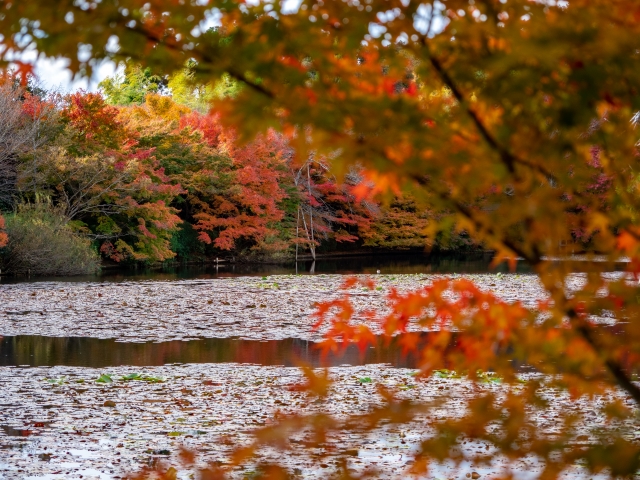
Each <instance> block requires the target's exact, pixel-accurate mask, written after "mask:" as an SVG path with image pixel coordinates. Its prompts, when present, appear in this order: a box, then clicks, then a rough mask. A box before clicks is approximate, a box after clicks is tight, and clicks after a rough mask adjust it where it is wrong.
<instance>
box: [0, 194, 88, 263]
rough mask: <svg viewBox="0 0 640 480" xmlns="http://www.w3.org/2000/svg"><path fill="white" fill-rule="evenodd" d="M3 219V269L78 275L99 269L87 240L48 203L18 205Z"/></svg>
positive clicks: (0, 257)
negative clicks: (7, 238) (7, 237)
mask: <svg viewBox="0 0 640 480" xmlns="http://www.w3.org/2000/svg"><path fill="white" fill-rule="evenodd" d="M5 220H6V232H7V234H8V235H9V243H8V245H7V246H6V247H4V248H2V249H0V268H2V272H3V273H11V274H15V275H24V274H30V275H81V274H90V273H95V272H96V271H97V270H98V269H99V266H100V263H99V261H100V259H99V256H98V254H97V252H96V251H95V249H94V248H93V247H92V245H91V242H90V240H88V239H87V238H85V237H83V236H82V235H80V234H78V233H77V232H74V231H73V230H72V229H71V228H70V227H69V224H68V222H67V220H66V218H65V217H64V216H63V215H62V214H61V212H60V211H58V210H57V209H55V208H53V207H51V206H50V205H48V204H46V203H36V204H24V205H20V206H19V207H18V209H17V210H16V211H15V212H14V213H12V214H8V215H6V216H5Z"/></svg>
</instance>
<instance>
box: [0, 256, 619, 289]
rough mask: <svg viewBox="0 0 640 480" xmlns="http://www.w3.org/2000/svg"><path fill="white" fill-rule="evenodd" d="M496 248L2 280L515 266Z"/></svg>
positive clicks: (582, 262)
mask: <svg viewBox="0 0 640 480" xmlns="http://www.w3.org/2000/svg"><path fill="white" fill-rule="evenodd" d="M492 257H493V254H491V253H489V252H485V253H474V254H465V255H459V254H456V255H454V254H437V255H435V254H434V255H430V254H427V253H410V254H409V253H398V254H377V255H357V256H354V255H351V256H344V257H338V256H336V257H326V258H320V259H318V260H317V261H315V262H312V261H300V262H293V261H292V262H289V263H277V264H276V263H274V264H267V263H219V264H217V265H216V264H201V265H170V266H161V267H140V268H105V269H103V271H102V272H101V273H100V274H99V275H79V276H73V277H37V278H36V277H34V278H26V277H19V278H13V277H7V276H4V277H0V282H1V283H15V282H41V281H52V280H55V281H69V282H95V281H108V282H118V281H135V280H160V281H161V280H183V279H185V280H186V279H211V278H229V277H242V276H267V275H292V274H300V275H311V274H340V275H351V274H375V273H378V271H379V272H380V273H383V274H398V275H399V274H416V273H420V274H429V273H461V274H464V273H498V272H502V273H507V272H509V266H508V265H507V263H506V262H503V263H501V264H499V265H497V266H492V265H491V261H492ZM571 260H572V261H573V264H574V271H576V272H586V271H591V270H594V269H596V270H598V271H602V270H603V266H604V262H601V261H591V260H589V259H587V258H586V257H574V258H572V259H571ZM627 267H628V263H627V262H624V261H621V262H615V263H608V264H606V267H605V268H604V270H605V271H609V272H613V271H624V270H625V269H626V268H627ZM511 273H532V269H531V267H530V266H529V265H528V264H526V263H525V262H524V261H518V262H517V263H516V267H515V271H513V272H511Z"/></svg>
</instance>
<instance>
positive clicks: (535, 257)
mask: <svg viewBox="0 0 640 480" xmlns="http://www.w3.org/2000/svg"><path fill="white" fill-rule="evenodd" d="M415 179H416V180H418V181H419V183H421V184H424V179H418V178H415ZM438 196H439V197H440V198H441V199H442V200H444V201H446V202H447V203H449V204H450V205H452V206H453V207H454V208H455V209H456V210H457V211H458V213H460V214H461V215H463V216H464V217H465V218H467V219H468V220H469V221H470V222H472V223H473V224H474V226H475V227H476V228H477V229H479V230H484V231H485V232H487V233H488V234H489V235H494V234H495V232H494V231H493V229H492V228H491V227H487V226H485V225H484V224H483V223H482V222H481V221H480V220H478V218H477V217H476V216H475V215H473V212H472V211H471V209H469V208H468V207H467V206H465V205H463V204H462V203H460V202H458V201H457V200H455V199H453V198H451V196H450V195H449V194H448V193H447V192H439V193H438ZM499 241H500V243H502V244H503V245H504V246H505V247H507V248H509V249H510V250H511V251H513V252H514V253H516V254H517V255H519V256H521V257H522V258H524V259H525V260H526V261H527V262H529V264H530V265H531V266H532V267H536V266H539V265H540V264H542V263H543V260H542V256H541V254H540V252H539V251H537V249H535V247H534V251H533V252H532V253H531V254H530V253H528V252H527V251H525V250H524V249H522V248H521V247H520V246H519V245H518V244H517V243H515V242H513V241H511V240H510V239H508V238H505V237H502V238H500V239H499ZM561 298H562V301H563V303H566V302H567V301H568V300H567V297H566V296H565V294H564V292H561ZM565 313H566V314H567V316H568V317H569V318H570V319H571V320H572V323H574V324H575V323H576V322H577V321H579V322H580V324H579V325H574V327H575V329H576V331H577V332H578V333H579V334H580V336H581V337H582V338H583V339H584V340H585V341H586V342H587V343H588V344H589V346H591V348H592V349H593V350H594V351H595V352H596V353H598V354H601V353H602V351H603V348H602V346H601V345H600V343H599V342H598V341H597V339H596V338H595V336H594V335H593V329H591V328H590V327H589V325H588V324H586V323H585V322H584V321H582V319H581V318H580V317H579V316H578V312H576V311H575V309H574V308H572V307H569V308H566V310H565ZM604 364H605V367H606V368H607V370H608V371H609V373H610V374H611V376H612V377H613V378H614V379H615V381H616V383H617V384H618V386H620V387H621V388H622V389H623V390H625V391H626V392H627V393H628V394H629V395H630V396H631V397H632V398H633V399H634V400H635V402H636V403H637V404H638V405H640V387H638V386H637V385H635V384H634V383H633V382H632V381H631V379H630V378H629V376H628V375H627V374H626V373H625V371H624V369H623V368H622V366H621V365H620V364H619V363H618V362H617V361H615V360H613V359H611V358H606V359H605V360H604Z"/></svg>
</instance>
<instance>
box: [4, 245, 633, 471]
mask: <svg viewBox="0 0 640 480" xmlns="http://www.w3.org/2000/svg"><path fill="white" fill-rule="evenodd" d="M490 261H491V258H490V256H486V255H476V256H472V257H459V256H428V255H385V256H368V257H367V256H365V257H349V258H333V259H322V260H318V261H317V262H316V263H315V265H313V266H312V265H311V263H309V262H307V263H303V262H300V263H298V265H295V264H289V265H260V264H253V265H245V264H219V265H218V266H217V267H216V266H185V267H171V268H166V267H165V268H160V269H141V270H111V269H105V271H104V272H103V274H102V275H99V276H92V277H73V278H49V279H28V278H22V279H10V278H6V277H3V278H2V280H1V281H0V335H4V336H3V337H0V391H2V392H3V394H2V396H1V398H0V403H1V404H2V409H0V479H2V480H4V479H5V478H6V479H8V478H52V479H53V478H84V479H86V478H101V479H111V478H122V477H124V476H127V475H128V472H132V471H135V470H136V469H138V468H139V467H140V465H141V464H142V463H153V462H156V461H158V459H160V458H163V459H165V460H166V461H169V462H171V463H172V464H176V465H177V462H179V457H178V452H179V450H180V448H181V446H185V445H186V446H187V447H189V448H194V449H196V450H198V451H199V452H200V453H201V454H202V461H215V462H220V461H228V454H229V451H230V448H231V447H230V445H229V444H225V443H221V442H220V438H221V436H225V435H233V438H234V442H235V443H236V444H237V443H238V442H239V443H240V444H242V443H244V442H247V441H249V438H250V436H251V432H252V429H253V428H258V427H260V426H263V425H265V424H268V423H269V422H271V421H272V419H273V417H274V416H275V415H279V414H281V413H284V414H291V413H294V412H303V413H314V412H317V411H320V410H322V411H324V412H326V413H328V414H330V415H332V416H334V417H335V418H346V416H347V414H353V413H364V412H366V411H368V410H369V409H370V408H373V407H376V406H379V405H380V404H381V402H382V399H381V397H380V395H379V391H378V387H379V386H385V387H386V388H391V389H394V390H396V391H397V392H398V395H399V398H401V399H406V400H411V401H421V400H423V399H425V398H437V397H439V396H442V398H443V400H444V403H443V404H442V406H441V408H439V409H438V410H437V412H434V413H435V414H437V415H438V416H439V417H440V416H442V417H444V416H447V417H452V418H454V417H456V416H459V415H460V414H461V412H462V411H463V410H462V406H463V401H465V400H466V399H468V397H469V395H470V392H472V389H471V386H470V385H469V383H468V382H467V381H466V380H465V379H460V378H438V377H436V376H434V377H430V378H428V379H418V378H415V377H414V376H413V373H414V372H415V368H416V367H417V366H418V365H417V361H416V358H415V357H413V356H405V355H403V352H402V349H401V348H400V347H399V345H398V339H395V340H394V341H392V342H391V343H389V344H387V343H385V342H383V341H382V340H379V341H378V342H377V343H376V344H375V345H374V346H373V347H367V348H366V349H364V350H363V351H360V350H359V349H358V347H357V346H355V345H351V346H349V347H348V348H346V350H345V351H344V352H343V353H342V354H340V355H337V354H336V355H334V354H330V355H329V356H328V357H327V358H326V362H325V361H324V359H323V358H322V355H321V352H320V351H319V350H318V348H317V343H316V342H317V341H318V340H319V339H321V338H322V335H323V332H324V331H326V329H325V327H322V328H320V329H319V330H313V329H312V325H313V323H314V319H313V317H312V314H313V312H314V309H315V305H316V304H317V302H322V301H327V300H331V299H335V298H338V297H339V296H340V295H341V294H342V290H341V285H342V283H343V280H344V278H345V275H348V274H367V275H371V276H372V277H373V278H374V280H375V281H376V284H377V287H376V288H375V289H373V290H371V289H365V288H362V286H358V287H357V288H356V287H353V288H352V290H350V294H351V296H352V301H353V303H354V308H355V310H356V312H359V311H362V310H363V309H377V310H379V309H383V308H384V305H385V301H386V300H385V299H386V297H387V295H388V294H389V292H391V291H392V290H397V291H399V292H408V291H411V290H414V289H416V288H420V287H422V286H424V285H426V284H428V283H429V282H431V281H432V280H433V279H434V278H436V277H441V276H443V275H446V276H450V277H455V278H459V277H465V278H468V279H470V280H472V281H474V282H476V284H477V285H478V286H479V287H480V288H481V289H483V290H490V291H492V292H493V293H494V294H495V295H497V296H498V297H499V298H501V299H503V300H505V301H509V302H512V301H520V302H522V303H523V304H524V305H526V306H528V307H531V308H535V305H537V302H538V301H540V300H541V299H544V298H545V292H544V289H543V288H542V285H541V284H540V282H539V281H538V279H537V277H536V276H535V275H534V274H533V273H532V272H531V271H530V269H529V268H528V267H527V265H526V264H523V263H522V262H518V265H517V268H516V270H515V271H514V272H509V271H508V268H507V266H506V265H504V264H503V265H499V266H498V267H497V268H495V269H493V268H491V267H490ZM624 266H625V264H617V265H608V266H607V267H605V268H607V271H609V272H615V271H620V270H623V268H624ZM312 267H313V268H312ZM576 267H577V268H576V270H577V271H580V272H584V271H588V270H590V269H591V268H597V269H602V268H603V264H592V263H589V262H582V263H577V264H576ZM311 270H313V275H312V274H311V273H312V272H311ZM378 271H380V273H378ZM607 275H610V276H612V278H613V277H615V276H619V275H620V274H619V273H610V274H607ZM583 280H584V275H582V274H576V275H572V276H571V277H570V278H569V279H568V283H567V285H568V288H569V289H571V288H579V286H580V284H581V282H582V281H583ZM605 320H606V319H605ZM370 326H371V327H372V328H373V329H374V332H375V331H376V330H375V328H376V327H375V324H371V325H370ZM412 328H414V329H419V328H418V326H415V325H412V326H411V328H410V330H411V329H412ZM414 331H415V330H414ZM377 333H380V332H379V331H377ZM422 335H423V336H424V337H423V338H428V335H429V333H428V332H425V333H423V334H422ZM300 364H306V365H310V366H312V367H317V366H320V365H327V366H329V367H330V369H329V371H330V375H331V376H332V378H333V379H334V387H333V389H332V393H331V394H330V396H329V397H328V398H327V400H326V402H324V403H317V402H316V401H312V399H305V398H306V397H305V396H304V395H303V394H301V393H299V391H298V389H297V387H296V386H297V385H299V384H300V383H301V382H302V381H303V378H302V373H301V371H300V369H298V368H296V367H297V366H299V365H300ZM521 371H522V374H523V375H524V377H523V378H524V379H525V380H526V379H527V378H529V377H527V376H530V375H537V374H536V373H535V372H533V371H532V370H531V369H530V368H528V369H525V368H522V369H521ZM103 378H108V380H109V381H106V382H103V381H100V379H103ZM132 378H135V380H131V379H132ZM474 388H475V387H474ZM478 388H481V389H483V390H485V391H487V392H495V393H496V394H497V393H499V392H500V391H501V389H502V386H501V385H500V384H499V383H491V382H489V383H487V384H483V385H480V386H479V387H478ZM307 400H308V401H307ZM583 403H584V405H582V404H581V405H580V408H581V411H582V410H584V411H585V412H591V410H592V407H591V405H590V404H588V402H586V401H585V402H583ZM570 404H571V405H572V406H573V405H574V403H573V402H572V401H571V400H570V399H569V398H568V397H567V398H566V399H565V398H564V397H563V399H562V402H557V401H556V402H554V403H552V404H551V405H552V406H551V407H550V408H552V409H555V410H554V412H555V411H556V410H557V411H560V410H561V409H564V408H567V406H568V405H570ZM554 414H555V413H554ZM536 421H539V422H541V424H542V423H543V422H544V421H545V419H544V418H542V417H541V418H540V419H538V420H536ZM605 421H606V419H605V418H604V417H603V418H602V420H601V419H600V418H598V422H601V423H602V422H605ZM603 424H604V423H603ZM598 425H599V424H598ZM581 428H582V427H581ZM428 432H429V430H428V428H427V427H425V425H418V424H416V425H412V426H407V428H406V429H405V428H404V427H403V431H399V430H398V429H397V428H396V427H393V426H381V429H380V431H379V432H376V435H375V438H373V439H372V438H371V437H370V436H358V435H355V436H352V437H349V438H344V439H341V441H340V442H341V443H340V445H341V447H343V448H347V449H351V450H350V451H354V452H357V454H355V455H354V456H353V457H352V458H351V459H350V460H349V461H350V467H353V469H354V471H356V472H362V471H363V470H362V469H363V468H366V467H367V466H368V465H370V464H374V463H376V462H377V464H378V467H379V468H380V469H381V471H383V472H386V474H387V476H389V477H392V478H398V477H397V475H398V474H399V475H402V474H401V473H398V472H402V471H403V469H405V468H407V467H408V465H409V464H408V463H407V461H408V459H409V457H408V456H407V455H406V454H407V453H408V450H407V449H413V448H415V446H416V445H418V444H419V443H420V441H422V439H424V435H425V434H428ZM295 445H298V447H295V448H297V450H296V451H295V452H293V453H292V454H291V455H288V456H287V462H288V464H287V465H290V466H291V468H292V470H294V471H300V472H301V473H300V476H301V477H303V478H323V472H318V470H317V465H316V463H314V462H313V461H312V460H311V459H308V458H306V457H305V455H306V452H305V451H304V449H303V448H302V447H299V445H301V444H298V443H296V444H295ZM471 445H472V444H471V443H469V446H471ZM475 447H483V448H484V446H482V445H475V446H474V448H475ZM483 451H484V450H483ZM468 453H469V459H470V460H469V461H468V463H466V464H465V465H466V466H463V468H462V469H456V468H454V467H453V466H452V467H451V468H449V467H447V468H446V469H443V470H442V472H440V473H441V475H440V476H441V477H443V478H451V477H460V476H463V477H465V475H466V474H467V473H469V474H470V472H472V471H474V470H472V469H477V470H478V471H479V472H481V473H482V474H483V476H485V475H491V474H492V473H496V472H498V471H500V469H501V468H502V467H500V466H499V465H497V466H493V465H492V466H487V467H482V468H484V470H482V469H479V467H477V465H476V462H473V461H472V460H471V458H472V455H473V452H472V451H471V450H470V451H469V452H468ZM305 458H306V459H305ZM225 459H227V460H225ZM504 465H507V463H505V464H504ZM443 468H444V467H443ZM516 468H518V469H519V471H520V472H528V471H529V470H528V469H530V467H528V466H527V465H524V464H522V465H517V466H516ZM324 473H326V472H324ZM185 474H189V475H190V474H191V473H189V470H188V469H187V470H185ZM239 475H240V476H239V477H238V478H244V476H243V475H242V474H239ZM394 475H395V476H394ZM81 476H82V477H81ZM581 477H583V475H582V474H580V473H579V472H578V473H577V472H571V473H570V474H569V477H567V478H581ZM184 478H187V477H184ZM400 478H402V477H400ZM465 478H466V477H465ZM521 478H525V477H521ZM527 478H529V477H527ZM530 478H535V475H533V476H532V477H530ZM588 478H591V477H588Z"/></svg>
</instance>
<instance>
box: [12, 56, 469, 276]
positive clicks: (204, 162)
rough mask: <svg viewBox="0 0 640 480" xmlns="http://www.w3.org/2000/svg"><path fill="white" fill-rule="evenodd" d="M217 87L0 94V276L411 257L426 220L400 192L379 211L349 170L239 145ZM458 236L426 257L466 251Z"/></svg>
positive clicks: (141, 74) (126, 76)
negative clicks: (400, 253)
mask: <svg viewBox="0 0 640 480" xmlns="http://www.w3.org/2000/svg"><path fill="white" fill-rule="evenodd" d="M238 88H239V87H238V86H237V84H235V83H234V82H232V81H230V80H224V81H222V82H218V84H215V85H209V86H207V85H195V84H194V83H193V82H191V80H190V75H189V66H187V67H186V68H185V71H184V72H180V73H179V74H176V75H174V76H173V77H170V78H167V77H159V76H156V75H153V74H151V72H150V71H149V70H148V69H147V70H142V69H140V68H139V67H136V66H132V65H130V66H127V68H126V70H125V71H124V73H122V74H120V75H116V76H115V77H112V78H108V79H106V80H105V81H103V82H102V83H101V84H100V92H98V93H90V92H84V91H79V92H75V93H72V94H69V95H60V94H57V93H52V92H47V91H44V90H43V89H41V88H38V87H36V86H34V85H33V84H31V83H30V84H28V85H26V86H22V84H21V83H20V82H19V81H18V79H17V78H16V77H13V76H11V75H6V76H5V77H4V78H3V79H2V84H1V85H0V103H1V105H0V111H1V112H2V113H0V116H1V120H0V136H2V137H3V141H4V145H5V146H6V147H5V148H4V149H3V150H2V154H1V156H0V177H1V179H2V180H1V181H0V209H1V210H2V211H3V212H4V223H5V226H4V228H3V231H4V233H3V234H2V237H0V242H2V243H7V235H8V244H7V246H6V247H4V248H3V249H2V254H1V258H2V265H1V267H2V268H3V271H5V272H7V271H11V272H14V273H26V272H30V273H32V274H38V273H41V274H52V273H59V274H71V273H79V272H85V271H88V270H92V269H94V268H95V267H96V265H97V264H98V261H99V257H102V259H107V260H110V261H114V262H119V263H128V262H160V261H167V260H171V259H175V260H178V261H198V260H207V259H212V258H214V257H225V256H232V255H233V256H236V257H237V256H240V257H245V258H247V257H250V258H254V259H284V258H287V257H291V256H292V255H294V254H295V251H296V249H297V250H298V252H299V253H300V254H311V255H312V256H314V257H315V254H316V251H318V250H319V251H332V250H337V249H341V248H344V247H341V246H340V245H341V244H349V247H348V248H351V249H352V250H354V249H358V248H379V249H387V250H390V249H411V248H424V247H425V246H426V245H427V244H428V243H429V242H428V239H427V232H426V230H427V226H428V224H429V219H430V218H433V217H434V215H435V214H434V213H433V212H430V211H429V210H427V209H425V208H419V207H418V205H417V203H416V201H415V200H414V199H413V198H412V197H411V196H410V195H403V196H397V197H395V198H392V199H391V200H390V201H386V202H384V203H380V202H377V201H376V200H375V199H374V198H373V197H372V196H371V195H370V192H371V190H372V188H371V187H372V185H369V184H368V183H367V181H366V180H365V178H364V177H363V176H362V175H361V173H360V172H359V170H358V168H357V167H356V168H351V170H349V171H348V172H346V174H342V175H341V176H340V177H337V176H336V175H334V173H333V172H332V164H331V160H332V159H331V158H327V156H317V155H315V154H314V153H313V152H311V153H310V154H309V155H308V157H307V158H297V157H296V155H295V154H294V149H293V148H292V146H291V145H290V142H289V141H288V139H287V138H285V136H283V135H282V134H280V133H276V132H275V131H269V132H267V133H265V134H263V135H261V136H259V137H257V138H255V139H254V140H253V141H251V142H249V143H245V142H240V141H239V139H238V138H237V137H236V133H235V132H234V131H233V130H232V129H230V128H225V127H224V126H223V122H222V118H221V114H220V113H217V112H216V111H215V108H214V109H210V105H211V104H212V102H213V105H214V107H215V99H216V98H222V97H224V96H229V95H235V93H236V91H237V90H238ZM470 246H471V244H470V243H469V242H468V241H467V240H466V239H465V236H464V235H453V236H452V235H449V236H447V237H446V238H445V237H444V236H441V237H440V239H439V244H438V247H439V248H445V249H457V248H467V247H470Z"/></svg>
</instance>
